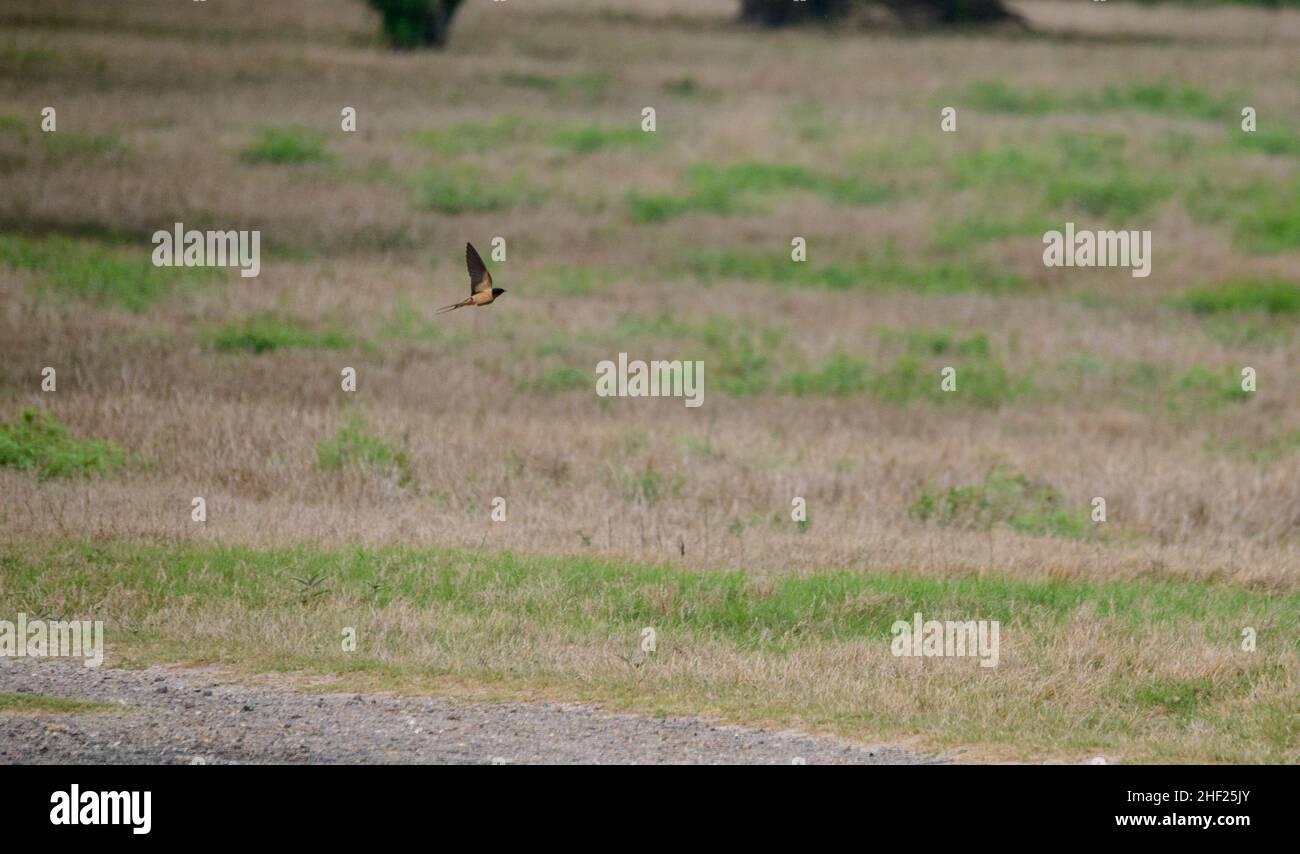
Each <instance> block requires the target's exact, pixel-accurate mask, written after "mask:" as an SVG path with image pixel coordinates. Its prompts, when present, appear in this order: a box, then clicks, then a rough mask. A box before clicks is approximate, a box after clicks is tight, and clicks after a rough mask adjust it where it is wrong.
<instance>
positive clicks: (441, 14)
mask: <svg viewBox="0 0 1300 854" xmlns="http://www.w3.org/2000/svg"><path fill="white" fill-rule="evenodd" d="M368 2H369V3H370V5H371V6H372V7H374V8H375V9H376V10H378V12H379V15H380V17H381V19H382V22H383V28H384V36H385V38H387V39H388V42H389V44H391V45H392V46H393V47H397V48H417V47H442V46H443V45H445V44H446V43H447V33H448V32H449V31H450V29H451V19H452V16H453V15H455V14H456V9H457V8H458V7H459V6H460V4H461V2H462V0H368Z"/></svg>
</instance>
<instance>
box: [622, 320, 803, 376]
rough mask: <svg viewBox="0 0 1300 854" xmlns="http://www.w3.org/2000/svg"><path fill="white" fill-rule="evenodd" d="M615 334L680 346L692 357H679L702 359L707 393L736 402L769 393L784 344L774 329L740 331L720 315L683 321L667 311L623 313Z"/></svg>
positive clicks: (779, 333) (744, 327) (744, 328)
mask: <svg viewBox="0 0 1300 854" xmlns="http://www.w3.org/2000/svg"><path fill="white" fill-rule="evenodd" d="M614 331H615V335H616V338H617V340H618V341H624V340H626V339H628V338H632V339H639V340H641V341H646V342H662V341H675V342H683V344H685V346H686V347H687V348H688V350H690V352H683V353H681V354H680V358H682V359H683V360H687V359H703V360H704V364H705V368H706V370H707V371H708V386H709V388H710V389H717V390H719V391H721V392H723V393H724V394H729V395H732V396H734V397H749V396H753V395H757V394H762V393H763V392H765V391H768V390H770V389H772V388H773V386H774V375H773V369H774V366H775V364H776V361H777V355H778V352H779V351H780V348H781V346H782V343H783V340H784V333H783V331H782V330H781V329H779V328H777V327H771V326H769V327H764V328H754V327H750V326H743V325H739V324H736V323H735V322H733V321H732V320H730V319H729V318H725V317H720V316H713V317H708V318H705V319H704V320H701V321H686V320H680V319H678V318H677V317H675V316H673V315H671V314H669V313H667V312H665V313H661V314H658V315H638V314H625V315H623V316H621V317H620V318H619V320H618V324H617V326H616V328H615V330H614Z"/></svg>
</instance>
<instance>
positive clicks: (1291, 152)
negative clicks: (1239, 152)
mask: <svg viewBox="0 0 1300 854" xmlns="http://www.w3.org/2000/svg"><path fill="white" fill-rule="evenodd" d="M1228 139H1229V141H1230V142H1231V144H1232V145H1233V146H1234V147H1236V148H1240V149H1245V150H1246V151H1259V152H1262V153H1264V154H1272V155H1275V156H1279V157H1300V128H1294V127H1283V128H1280V129H1279V128H1274V127H1267V126H1266V127H1263V128H1258V129H1256V130H1253V131H1243V130H1241V129H1240V127H1238V128H1234V129H1233V130H1230V131H1228Z"/></svg>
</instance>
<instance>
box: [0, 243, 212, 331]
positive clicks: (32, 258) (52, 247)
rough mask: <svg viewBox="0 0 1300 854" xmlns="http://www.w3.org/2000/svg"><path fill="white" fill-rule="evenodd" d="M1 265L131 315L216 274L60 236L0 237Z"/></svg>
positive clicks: (67, 294)
mask: <svg viewBox="0 0 1300 854" xmlns="http://www.w3.org/2000/svg"><path fill="white" fill-rule="evenodd" d="M0 264H4V265H7V266H9V267H11V268H12V269H15V270H20V271H24V272H30V273H33V274H35V276H36V278H37V281H38V283H39V284H40V286H41V287H42V288H44V289H45V290H47V291H48V292H50V293H52V294H55V295H57V296H59V297H63V298H69V299H76V300H84V301H87V302H90V303H94V304H96V305H108V306H116V307H119V308H125V309H127V310H129V311H136V312H139V311H144V310H145V309H147V308H149V307H150V306H151V305H153V304H154V303H155V302H157V301H159V300H160V299H163V298H164V297H167V296H170V295H171V294H172V293H173V292H175V291H177V290H180V289H182V288H185V287H192V286H196V285H199V284H201V283H204V282H207V281H209V280H210V279H211V278H212V277H213V276H214V275H216V270H215V268H211V267H155V266H154V265H153V261H152V260H151V257H150V254H149V252H147V251H145V250H132V249H130V248H127V247H119V246H111V245H107V244H101V243H94V242H88V241H78V240H72V239H70V238H66V237H60V236H52V237H39V238H38V237H23V236H4V235H0Z"/></svg>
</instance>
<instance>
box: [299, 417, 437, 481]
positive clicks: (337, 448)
mask: <svg viewBox="0 0 1300 854" xmlns="http://www.w3.org/2000/svg"><path fill="white" fill-rule="evenodd" d="M367 430H368V427H367V425H366V422H365V419H363V418H361V417H360V416H358V415H353V416H352V417H351V418H349V419H348V422H347V423H346V424H344V425H343V426H341V427H339V431H338V435H337V436H336V437H335V438H334V439H333V440H329V441H324V442H320V443H319V444H317V446H316V465H317V467H318V468H319V469H320V470H321V471H323V472H335V471H339V470H341V469H345V468H357V469H363V470H367V471H370V472H372V473H374V474H377V475H378V476H379V477H382V478H385V479H388V480H392V481H394V482H396V483H397V485H398V486H401V487H410V486H414V485H415V474H414V472H413V470H412V468H411V458H410V455H409V454H408V453H407V452H406V449H405V448H402V447H399V446H397V445H395V444H393V443H392V442H389V441H387V440H385V439H383V438H380V437H379V436H374V435H371V434H370V433H368V432H367Z"/></svg>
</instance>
